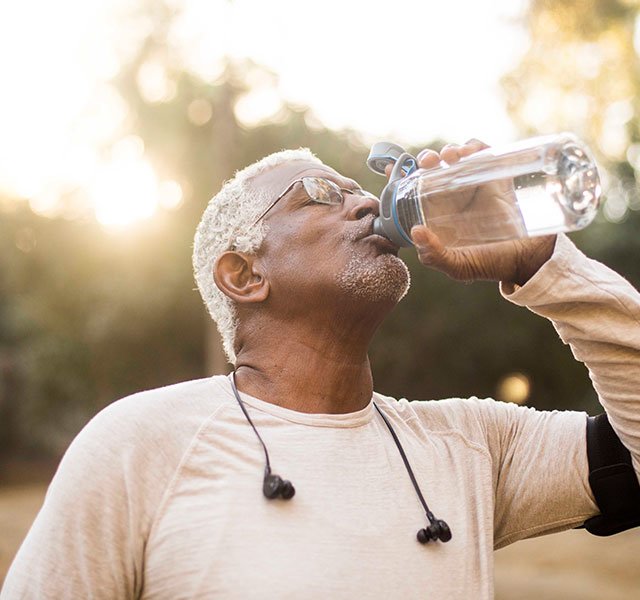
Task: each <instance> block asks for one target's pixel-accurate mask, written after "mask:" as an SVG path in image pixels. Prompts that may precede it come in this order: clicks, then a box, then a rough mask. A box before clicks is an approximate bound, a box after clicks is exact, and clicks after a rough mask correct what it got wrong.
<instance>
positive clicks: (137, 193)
mask: <svg viewBox="0 0 640 600" xmlns="http://www.w3.org/2000/svg"><path fill="white" fill-rule="evenodd" d="M90 194H91V198H92V201H93V205H94V207H95V215H96V219H97V220H98V222H99V223H100V224H102V225H104V226H105V227H110V228H116V229H119V228H126V227H129V226H131V225H133V224H134V223H137V222H138V221H142V220H145V219H149V218H150V217H152V216H153V215H154V213H155V212H156V210H157V208H158V200H159V190H158V180H157V178H156V174H155V172H154V170H153V168H152V167H151V165H150V164H149V163H148V162H147V161H146V160H144V159H142V158H132V157H115V158H114V159H113V160H112V162H110V163H106V164H105V165H103V166H102V167H101V169H100V170H99V172H98V175H97V176H96V178H95V180H94V182H93V185H92V186H91V188H90Z"/></svg>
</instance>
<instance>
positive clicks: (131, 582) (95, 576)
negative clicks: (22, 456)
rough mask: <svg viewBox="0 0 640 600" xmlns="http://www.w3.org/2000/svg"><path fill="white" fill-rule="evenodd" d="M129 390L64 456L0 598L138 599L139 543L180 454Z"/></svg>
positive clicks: (142, 401)
mask: <svg viewBox="0 0 640 600" xmlns="http://www.w3.org/2000/svg"><path fill="white" fill-rule="evenodd" d="M148 404H149V403H148V402H147V401H145V399H144V396H142V395H139V397H138V396H132V397H130V398H126V399H124V400H123V401H120V402H116V403H114V404H112V405H111V406H109V407H107V408H106V409H105V410H103V411H102V412H101V413H99V414H98V415H96V417H94V418H93V419H92V420H91V421H90V422H89V423H88V424H87V426H86V427H85V428H84V429H83V430H82V431H81V432H80V433H79V435H78V436H77V437H76V439H75V440H74V441H73V442H72V444H71V445H70V447H69V448H68V450H67V452H66V453H65V456H64V457H63V459H62V461H61V463H60V466H59V468H58V471H57V473H56V475H55V476H54V478H53V480H52V482H51V485H50V486H49V489H48V491H47V494H46V497H45V500H44V504H43V506H42V508H41V510H40V512H39V513H38V515H37V517H36V519H35V521H34V523H33V525H32V527H31V529H30V530H29V533H28V534H27V537H26V538H25V540H24V542H23V543H22V545H21V547H20V549H19V550H18V553H17V555H16V557H15V559H14V561H13V563H12V565H11V568H10V570H9V572H8V574H7V577H6V579H5V582H4V586H3V588H2V592H1V593H0V597H1V598H2V600H4V599H5V598H6V599H7V600H9V599H11V600H16V599H18V598H21V599H27V598H28V599H34V600H36V599H37V600H48V599H52V600H53V599H55V600H63V599H67V598H68V599H73V600H75V599H77V598H92V599H101V598H104V599H105V600H106V599H113V598H122V599H127V598H137V597H138V596H139V594H140V592H141V590H142V577H143V567H144V547H145V542H146V540H147V538H148V534H149V529H150V527H151V524H152V521H153V517H154V514H155V511H156V509H157V506H158V504H159V503H160V500H161V497H162V494H163V493H164V491H165V489H166V487H167V485H168V482H169V481H170V478H171V476H172V475H173V472H174V471H175V468H176V465H177V460H178V459H179V452H181V451H182V450H183V449H181V448H179V447H173V446H172V441H171V439H167V436H159V435H157V433H156V429H154V427H152V424H150V422H149V419H148V415H147V416H145V414H144V413H145V410H147V412H148V408H149V406H148Z"/></svg>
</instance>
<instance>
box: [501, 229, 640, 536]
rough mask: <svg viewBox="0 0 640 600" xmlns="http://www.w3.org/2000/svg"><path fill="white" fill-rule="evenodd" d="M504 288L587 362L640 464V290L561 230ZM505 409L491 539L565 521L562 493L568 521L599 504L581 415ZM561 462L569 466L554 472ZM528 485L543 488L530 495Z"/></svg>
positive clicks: (612, 418)
mask: <svg viewBox="0 0 640 600" xmlns="http://www.w3.org/2000/svg"><path fill="white" fill-rule="evenodd" d="M502 293H503V295H504V296H505V297H506V298H507V299H508V300H510V301H511V302H514V303H515V304H519V305H521V306H526V307H528V308H529V309H530V310H532V311H533V312H535V313H536V314H539V315H541V316H543V317H546V318H547V319H550V320H551V321H552V323H553V325H554V327H555V329H556V330H557V332H558V334H559V335H560V338H561V339H562V341H563V342H564V343H566V344H569V345H570V347H571V350H572V352H573V354H574V356H575V357H576V358H577V359H578V360H580V361H581V362H583V363H584V364H585V365H586V367H587V369H588V371H589V376H590V378H591V380H592V382H593V386H594V388H595V390H596V392H597V394H598V398H599V400H600V403H601V404H602V406H603V407H604V409H605V410H606V412H607V414H608V416H609V420H610V422H611V425H612V427H613V428H614V430H615V431H616V433H617V434H618V436H619V437H620V439H621V440H622V442H623V443H624V445H625V446H626V447H627V448H628V449H629V451H630V452H631V455H632V460H633V465H634V468H635V470H636V474H637V473H638V471H639V465H640V294H639V293H638V292H637V291H636V290H635V289H634V288H633V287H632V286H631V285H630V284H629V283H628V282H627V281H626V280H624V279H623V278H622V277H621V276H620V275H618V274H617V273H615V272H614V271H612V270H611V269H609V268H607V267H606V266H604V265H602V264H600V263H598V262H597V261H595V260H591V259H589V258H587V257H586V256H584V255H583V254H582V253H581V252H580V251H579V250H578V249H577V248H575V246H574V245H573V244H572V243H571V242H570V241H569V239H568V238H567V237H566V236H562V235H561V236H559V237H558V241H557V244H556V249H555V251H554V255H553V256H552V258H551V259H550V260H549V261H548V262H547V263H546V264H545V265H543V267H542V268H541V269H540V270H539V271H538V273H536V275H535V276H534V277H533V278H532V279H531V280H530V281H529V282H528V283H527V284H526V285H525V286H522V287H517V286H516V287H515V288H514V289H507V288H506V286H502ZM526 410H527V409H524V411H526ZM504 412H505V413H506V414H504V415H500V420H501V421H502V422H501V423H500V425H499V430H500V433H499V434H496V435H498V437H499V439H500V443H499V448H497V452H498V453H499V454H500V458H499V460H500V471H501V472H500V474H499V475H498V477H497V482H498V483H497V496H496V498H497V504H496V506H497V511H496V544H497V545H498V546H499V545H504V544H505V543H510V542H512V541H515V540H516V539H520V538H522V537H529V536H531V535H537V534H539V533H548V532H550V531H553V530H557V529H561V528H563V527H562V522H563V521H566V522H565V525H564V526H565V527H566V526H570V524H571V521H572V519H571V518H570V516H569V515H568V514H565V513H564V509H563V508H562V506H563V503H566V505H567V506H569V507H571V511H573V513H574V519H573V520H574V521H576V520H577V521H578V522H579V521H580V519H582V520H584V518H586V517H588V516H590V514H589V512H597V507H595V504H593V498H592V495H591V490H590V488H589V486H588V479H587V476H588V463H587V460H586V432H585V423H584V415H582V416H581V417H580V416H578V415H579V413H570V412H569V413H566V412H565V413H558V412H551V413H537V412H535V411H534V412H533V413H531V414H527V413H526V412H523V409H516V408H515V407H514V408H513V409H510V412H511V413H512V414H509V410H508V409H505V411H504ZM496 427H498V426H497V425H496ZM532 440H533V442H532ZM559 465H562V467H561V468H562V471H564V472H565V474H564V475H563V474H562V473H560V474H559V475H558V476H555V475H554V473H556V472H557V471H558V469H557V467H558V466H559ZM518 477H520V478H521V479H522V481H521V482H519V481H517V479H518ZM563 478H564V481H563ZM527 480H528V482H527ZM525 485H529V486H531V487H532V488H533V489H534V490H535V489H537V490H538V491H539V492H540V493H539V494H537V495H534V496H531V494H530V492H529V490H525V489H524V486H525ZM583 488H584V489H583ZM554 489H555V492H554ZM579 497H580V498H581V499H579ZM558 501H559V502H558ZM550 503H551V504H553V503H555V504H557V506H556V508H555V509H554V510H550V512H549V515H552V514H553V515H554V516H553V518H551V517H549V518H547V519H546V521H547V522H546V523H544V522H536V520H535V519H534V520H531V518H530V517H527V513H529V514H530V515H533V514H539V513H540V511H539V510H538V508H537V507H539V506H540V505H547V506H548V507H549V508H550V509H551V508H553V507H552V506H551V504H550ZM529 511H531V512H529ZM558 511H559V512H558ZM543 521H544V519H543Z"/></svg>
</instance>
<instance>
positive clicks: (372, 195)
mask: <svg viewBox="0 0 640 600" xmlns="http://www.w3.org/2000/svg"><path fill="white" fill-rule="evenodd" d="M305 179H321V180H322V181H326V182H328V183H330V184H331V185H333V186H335V187H336V189H337V190H338V191H339V192H347V193H349V194H359V195H362V196H365V197H366V198H374V199H375V200H376V201H378V198H377V197H376V196H375V195H374V194H372V193H371V192H367V191H366V190H363V189H361V188H358V189H357V190H350V189H348V188H341V187H340V186H339V185H338V184H337V183H336V182H335V181H331V179H327V178H326V177H315V176H313V175H306V176H305V177H300V178H299V179H296V180H295V181H292V182H291V183H290V184H289V185H288V186H287V187H286V189H285V190H284V191H283V192H282V193H281V194H280V195H279V196H278V197H277V198H276V199H275V200H274V201H273V202H271V204H269V206H267V208H265V210H263V211H262V213H260V216H259V217H258V218H257V219H256V220H255V221H254V222H253V223H252V224H251V227H255V226H256V225H257V224H258V223H259V222H260V221H262V219H264V218H265V217H266V216H267V213H268V212H269V211H270V210H271V209H272V208H273V207H274V206H275V205H276V204H277V203H278V202H279V201H280V200H281V199H282V198H283V197H284V196H286V195H287V194H288V193H289V192H290V191H291V190H292V189H293V187H294V186H295V185H296V184H297V183H300V182H302V185H303V186H304V180H305ZM305 192H306V193H307V194H309V192H307V189H306V188H305ZM340 197H341V198H342V203H341V204H344V200H345V198H344V195H343V194H342V193H341V194H340ZM311 200H313V201H314V202H318V200H316V199H315V198H311ZM318 204H326V205H327V206H332V204H331V203H329V202H318ZM333 206H338V205H337V204H336V205H333Z"/></svg>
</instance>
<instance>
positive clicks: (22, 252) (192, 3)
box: [0, 0, 640, 598]
mask: <svg viewBox="0 0 640 600" xmlns="http://www.w3.org/2000/svg"><path fill="white" fill-rule="evenodd" d="M639 15H640V1H639V0H494V1H493V2H490V3H489V2H486V3H481V2H474V1H473V0H448V1H447V2H436V1H435V0H420V1H417V0H416V1H414V0H396V1H395V2H393V3H392V5H389V3H387V2H379V1H372V0H370V1H368V2H366V3H365V2H356V1H354V2H350V3H348V2H339V1H337V0H324V1H323V2H322V3H317V4H315V3H314V4H304V3H301V2H295V1H293V0H270V1H269V2H260V1H259V0H153V1H151V0H136V1H131V0H127V1H125V0H59V1H58V2H55V3H50V2H45V1H44V0H22V1H21V2H20V3H8V2H6V3H0V78H1V79H0V81H1V82H2V92H1V93H0V580H1V578H3V577H4V572H5V570H6V568H7V566H8V564H9V562H10V560H11V558H12V556H13V553H14V552H15V550H16V548H17V545H18V544H19V543H20V541H21V539H22V537H23V536H24V534H25V533H26V529H27V528H28V526H29V525H30V522H31V520H32V519H33V516H34V514H35V511H36V510H37V508H38V507H39V505H40V503H41V501H42V495H43V493H44V489H45V488H46V483H47V481H48V480H49V478H50V477H51V475H52V473H53V470H54V469H55V466H56V464H57V462H58V460H59V458H60V456H61V454H62V453H63V452H64V449H65V448H66V447H67V445H68V444H69V442H70V441H71V439H72V438H73V437H74V436H75V434H76V433H77V432H78V431H79V430H80V429H81V428H82V426H83V425H84V424H85V423H86V422H87V421H88V420H89V419H90V418H91V417H92V416H93V415H94V414H95V413H96V412H98V411H99V410H100V409H101V408H103V407H104V406H106V405H107V404H109V403H110V402H113V401H114V400H116V399H117V398H120V397H122V396H125V395H127V394H130V393H133V392H135V391H138V390H141V389H145V388H151V387H157V386H161V385H166V384H171V383H175V382H178V381H182V380H186V379H192V378H198V377H204V376H207V375H209V374H212V373H226V372H228V368H229V366H228V365H227V364H226V361H225V359H224V356H223V354H222V351H221V347H220V343H219V340H218V337H217V333H216V332H215V329H214V327H212V325H211V323H210V322H209V320H208V317H207V316H206V314H205V310H204V308H203V306H202V303H201V300H200V297H199V295H198V293H197V292H196V291H194V287H195V284H194V283H193V279H192V275H191V262H190V254H191V244H192V239H193V233H194V229H195V226H196V224H197V222H198V220H199V217H200V215H201V213H202V211H203V209H204V207H205V206H206V204H207V202H208V200H209V198H210V197H211V196H212V195H213V194H214V193H215V192H216V191H217V190H218V189H219V187H220V185H221V183H222V182H223V181H224V180H225V179H228V178H229V177H230V176H231V175H232V174H233V172H234V171H235V170H236V169H238V168H241V167H243V166H246V165H247V164H249V163H251V162H252V161H254V160H257V159H258V158H261V157H262V156H264V155H266V154H268V153H271V152H274V151H277V150H280V149H282V148H291V147H299V146H308V147H310V148H312V149H313V150H314V152H316V153H317V154H318V156H319V157H320V158H321V159H322V160H324V161H325V162H326V163H328V164H329V165H331V166H333V167H335V168H336V169H337V170H338V171H340V172H342V173H344V174H345V175H348V176H350V177H353V178H355V179H356V180H358V181H359V182H360V183H361V184H362V185H363V187H365V188H366V189H369V190H371V191H372V192H376V193H377V192H379V191H380V189H381V188H382V185H383V180H382V178H379V177H377V176H376V175H374V174H372V173H371V172H369V171H368V170H367V168H366V166H365V158H366V156H367V153H368V147H369V145H370V144H371V143H373V142H375V141H379V140H382V139H386V140H391V141H395V142H397V143H400V144H403V145H405V146H406V147H408V148H409V149H412V150H418V149H420V148H422V147H434V148H439V147H440V146H442V145H443V144H444V143H446V142H457V143H461V142H464V141H466V140H467V139H468V138H471V137H477V138H480V139H483V140H484V141H486V142H487V143H490V144H492V145H496V144H500V143H504V142H508V141H512V140H516V139H519V138H524V137H527V136H532V135H536V134H544V133H553V132H557V131H572V132H574V133H576V134H577V135H578V136H580V137H582V138H583V139H584V140H585V141H586V142H587V143H588V144H589V145H590V146H591V148H592V149H593V151H594V153H595V155H596V158H597V160H598V162H599V165H600V167H601V171H602V178H603V187H604V195H605V200H604V203H603V207H602V209H601V211H600V213H599V216H598V218H597V220H596V222H595V223H594V224H593V225H591V226H590V227H589V228H588V229H586V230H585V231H583V232H580V233H579V234H574V235H572V236H571V237H572V238H573V239H574V241H575V242H576V243H577V244H578V245H579V247H580V248H581V249H583V250H584V251H585V252H586V253H587V254H589V255H591V256H592V257H594V258H597V259H598V260H601V261H602V262H605V263H606V264H608V265H609V266H611V267H612V268H614V269H615V270H617V271H618V272H620V273H621V274H623V275H624V276H625V277H626V278H627V279H628V280H629V281H631V282H632V283H633V284H634V285H635V286H636V287H639V286H640V263H639V261H638V257H639V256H640V236H639V235H638V231H640V193H639V183H638V182H640V179H639V177H638V174H639V173H640V100H639V99H638V98H639V97H640V96H639V92H640V69H639V60H640V59H639V54H640V16H639ZM404 258H405V259H406V260H407V262H408V263H409V266H410V269H411V272H412V279H413V285H412V289H411V291H410V293H409V295H408V297H407V298H406V299H405V300H404V301H403V302H402V303H401V305H400V306H399V307H398V309H397V310H396V311H395V312H394V314H393V315H392V316H391V317H390V318H389V319H388V320H387V322H386V323H385V324H384V326H383V328H382V329H381V330H380V332H379V334H378V336H377V338H376V340H375V343H374V346H373V348H372V352H371V359H372V363H373V370H374V377H375V382H376V388H377V389H378V390H379V391H380V392H383V393H389V394H392V395H394V396H398V397H399V396H406V397H408V398H412V399H416V398H420V399H428V398H440V397H448V396H462V397H465V396H469V395H478V396H492V397H496V398H499V399H501V400H506V401H512V402H518V403H523V404H527V405H530V406H535V407H537V408H542V409H547V408H562V409H578V410H587V411H589V412H591V413H592V414H593V413H597V412H599V406H598V403H597V399H596V397H595V394H594V392H593V390H592V389H591V386H590V383H589V379H588V376H587V373H586V370H585V369H584V367H583V366H581V365H580V364H577V363H575V362H574V360H573V358H572V356H571V353H570V351H569V350H568V348H566V347H565V346H563V344H562V343H561V342H560V341H559V339H558V337H557V335H556V334H555V332H554V330H553V328H552V327H551V326H550V324H549V323H547V322H545V321H543V320H541V319H539V318H536V317H534V316H533V315H531V314H529V313H528V312H527V311H526V310H522V309H518V308H516V307H513V306H511V305H508V304H507V303H505V302H504V301H503V300H501V298H500V297H499V294H498V291H497V289H496V286H495V285H493V284H483V283H476V284H474V285H471V286H461V285H459V284H455V283H454V282H451V281H449V280H448V279H447V278H446V277H444V276H443V275H440V274H438V273H432V272H429V271H427V270H426V269H424V268H421V267H419V266H418V264H417V262H416V260H415V259H414V257H413V256H412V254H411V252H409V251H405V254H404ZM550 539H551V540H553V542H552V546H545V547H541V548H538V547H537V546H536V551H535V552H534V551H532V548H533V546H527V544H538V543H540V541H539V540H535V541H533V542H524V543H523V544H521V545H517V546H516V547H519V546H522V548H523V550H520V551H518V552H517V553H516V554H509V553H510V552H512V550H511V549H507V550H503V551H501V552H499V553H498V554H497V560H498V595H499V596H500V595H501V594H502V597H505V598H506V597H512V598H516V597H517V598H520V597H522V598H529V597H534V596H537V597H540V596H541V594H542V597H560V595H554V594H553V592H549V591H546V592H545V589H546V588H544V587H542V588H541V587H540V585H541V583H540V581H542V580H541V579H539V578H537V577H535V576H534V577H530V575H531V573H529V575H527V573H528V571H526V569H531V568H534V571H532V572H533V573H535V572H537V573H539V572H541V571H540V569H542V570H543V571H544V569H545V568H546V567H545V565H547V567H548V566H549V564H551V569H552V571H553V569H556V571H557V574H558V575H557V576H558V581H563V582H564V583H565V584H566V585H567V586H570V585H574V586H578V587H575V588H570V587H567V588H566V590H565V592H564V593H565V595H564V596H562V597H565V598H573V597H575V598H591V597H594V598H595V597H599V598H602V597H607V598H618V597H621V598H623V597H624V598H626V597H629V598H631V597H636V595H634V594H633V592H632V590H635V592H636V594H637V595H640V575H638V572H640V569H639V568H638V563H637V559H636V561H635V565H634V564H630V566H629V568H628V569H627V567H626V566H623V565H627V564H628V562H624V561H625V560H627V561H628V557H627V555H628V553H629V552H630V551H631V549H633V552H634V554H635V556H638V555H639V553H638V551H639V550H640V539H639V538H638V536H637V535H636V533H635V532H629V533H627V534H624V535H623V536H618V537H616V538H614V539H612V540H594V539H592V538H590V537H589V536H587V534H584V533H581V532H570V533H569V534H562V535H561V536H554V537H553V538H550ZM557 540H568V541H565V542H562V541H561V542H558V541H557ZM619 540H622V541H619ZM542 543H548V542H546V541H543V542H542ZM562 543H566V544H567V548H571V551H570V552H571V554H572V556H573V559H572V560H573V563H572V564H573V567H571V566H570V565H569V564H568V563H566V558H567V556H568V554H569V551H567V552H564V553H562V552H560V553H559V558H558V559H557V560H556V561H555V562H554V560H553V559H550V556H553V554H552V553H551V554H550V553H549V550H548V549H549V548H551V547H555V548H558V547H561V544H562ZM559 544H560V546H559ZM594 544H595V545H594ZM516 547H514V548H516ZM545 548H546V549H545ZM585 549H586V550H585ZM589 549H593V551H592V553H591V554H589V552H591V550H589ZM622 549H623V550H622ZM605 550H606V552H605ZM580 552H582V554H580ZM576 553H577V555H579V556H581V557H582V558H581V560H580V561H577V560H576V558H575V557H576ZM603 555H606V556H607V557H610V564H609V563H607V564H604V563H605V562H606V560H608V559H606V560H605V559H604V558H603ZM534 556H535V557H537V559H534V558H533V557H534ZM589 557H591V558H589ZM596 557H597V558H596ZM536 560H538V562H536ZM540 560H542V561H543V563H544V564H543V563H541V562H540ZM563 560H564V561H565V562H563ZM590 560H593V561H595V563H594V562H589V561H590ZM544 561H546V562H544ZM598 561H599V562H598ZM577 564H579V565H580V569H582V571H580V573H581V574H580V575H579V576H578V575H576V569H575V568H574V567H575V566H576V565H577ZM532 565H533V566H532ZM518 568H520V569H524V570H523V571H522V577H521V576H520V575H518V573H520V571H518ZM536 569H537V571H536ZM594 569H597V572H598V573H599V572H603V581H604V583H603V585H605V584H607V585H608V587H607V588H606V589H607V590H608V595H602V594H599V595H597V596H596V595H593V596H591V595H589V594H590V593H593V594H596V593H598V589H599V588H598V585H596V583H594V581H593V580H592V579H593V577H597V576H598V575H594V574H593V573H594ZM607 569H608V570H607ZM629 569H631V571H632V573H631V574H629V573H628V570H629ZM556 571H553V573H555V572H556ZM553 573H547V575H546V577H545V578H543V579H544V581H552V582H554V581H555V579H554V575H553ZM615 573H617V574H616V575H615V577H614V574H615ZM621 573H623V574H621ZM586 574H588V576H589V577H591V578H592V579H588V580H585V577H586V576H587V575H586ZM624 574H626V575H624ZM516 575H517V576H516ZM614 579H615V580H616V581H618V582H620V581H623V584H624V586H626V587H623V588H621V589H620V595H619V596H616V595H615V594H616V593H618V592H616V589H614V588H612V583H611V582H612V581H613V580H614ZM627 580H628V581H627ZM527 581H528V582H529V583H527ZM585 581H588V584H587V585H585ZM572 582H573V583H572ZM536 585H537V586H538V587H535V586H536ZM505 586H506V587H505ZM508 586H512V587H508ZM514 586H515V587H514ZM518 586H520V587H518ZM527 586H528V587H527ZM532 586H533V587H532ZM580 586H581V587H580ZM603 589H604V588H603ZM571 590H574V591H571ZM575 590H578V591H575ZM612 590H613V591H612ZM574 592H575V594H577V595H571V594H573V593H574ZM505 594H506V595H505ZM545 594H549V595H545ZM612 594H613V595H612ZM627 594H632V595H627Z"/></svg>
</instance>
